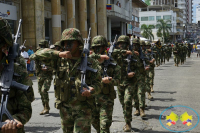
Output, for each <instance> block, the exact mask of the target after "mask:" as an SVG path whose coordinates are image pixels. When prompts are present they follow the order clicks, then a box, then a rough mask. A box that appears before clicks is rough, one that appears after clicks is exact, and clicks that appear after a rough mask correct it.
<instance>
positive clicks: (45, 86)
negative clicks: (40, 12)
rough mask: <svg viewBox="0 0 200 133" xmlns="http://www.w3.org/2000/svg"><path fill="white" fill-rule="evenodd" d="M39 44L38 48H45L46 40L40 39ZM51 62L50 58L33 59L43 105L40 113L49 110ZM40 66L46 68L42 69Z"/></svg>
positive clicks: (46, 45)
mask: <svg viewBox="0 0 200 133" xmlns="http://www.w3.org/2000/svg"><path fill="white" fill-rule="evenodd" d="M39 46H40V49H43V48H47V47H48V41H46V40H41V41H40V43H39ZM30 59H31V58H30ZM51 63H52V62H51V60H48V61H46V60H44V61H43V60H35V67H36V74H37V79H38V93H40V96H41V100H42V105H43V107H44V109H43V110H42V112H41V113H40V115H44V114H48V113H49V110H50V107H49V94H48V91H49V89H50V87H51V81H52V79H53V69H52V68H51ZM42 68H46V70H42Z"/></svg>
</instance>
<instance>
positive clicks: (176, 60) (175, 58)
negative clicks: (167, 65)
mask: <svg viewBox="0 0 200 133" xmlns="http://www.w3.org/2000/svg"><path fill="white" fill-rule="evenodd" d="M179 62H180V57H179V56H178V55H174V63H175V64H179Z"/></svg>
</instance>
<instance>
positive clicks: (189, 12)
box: [186, 0, 193, 24]
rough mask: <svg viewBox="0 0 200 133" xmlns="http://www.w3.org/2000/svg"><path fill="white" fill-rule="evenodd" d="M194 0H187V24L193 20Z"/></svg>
mask: <svg viewBox="0 0 200 133" xmlns="http://www.w3.org/2000/svg"><path fill="white" fill-rule="evenodd" d="M192 5H193V0H186V23H187V24H192V21H193V15H192V13H193V11H192V9H193V7H192Z"/></svg>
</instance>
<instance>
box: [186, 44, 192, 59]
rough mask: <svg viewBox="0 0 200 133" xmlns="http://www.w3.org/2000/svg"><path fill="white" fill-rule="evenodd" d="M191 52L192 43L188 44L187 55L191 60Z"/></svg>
mask: <svg viewBox="0 0 200 133" xmlns="http://www.w3.org/2000/svg"><path fill="white" fill-rule="evenodd" d="M191 51H192V46H191V45H190V43H188V44H187V55H188V58H190V55H191Z"/></svg>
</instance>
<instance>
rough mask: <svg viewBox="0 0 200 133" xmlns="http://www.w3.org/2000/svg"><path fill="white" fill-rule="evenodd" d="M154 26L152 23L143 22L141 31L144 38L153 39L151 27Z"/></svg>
mask: <svg viewBox="0 0 200 133" xmlns="http://www.w3.org/2000/svg"><path fill="white" fill-rule="evenodd" d="M154 28H155V26H154V25H148V26H147V25H146V24H143V25H142V26H141V30H142V31H143V33H142V36H143V37H144V38H147V39H150V40H151V41H152V40H154V35H153V33H152V29H154Z"/></svg>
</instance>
